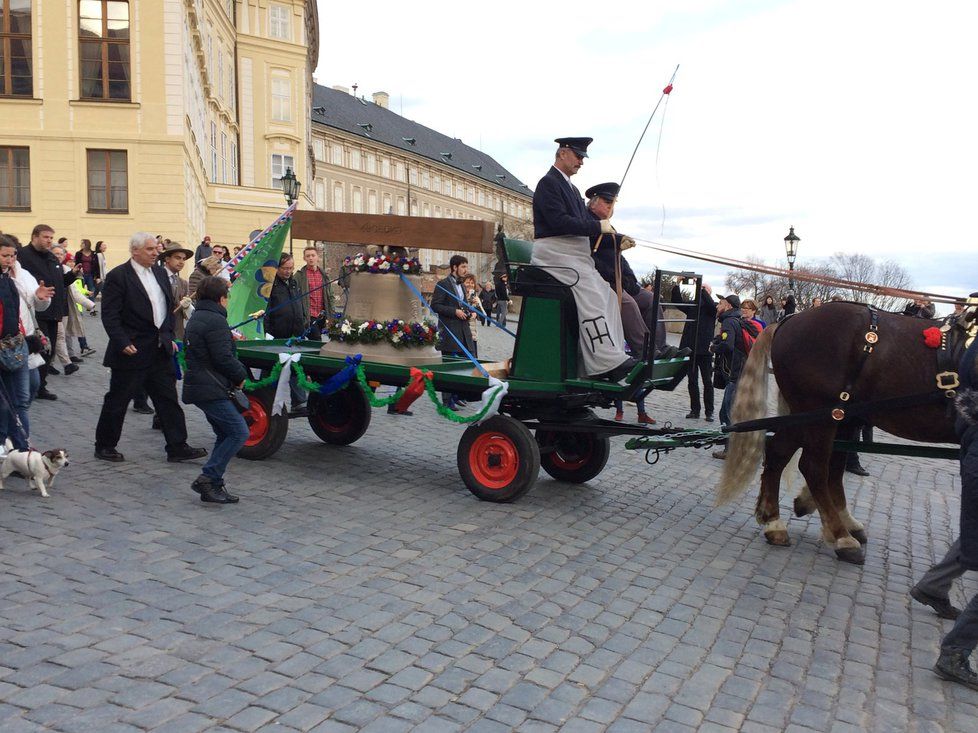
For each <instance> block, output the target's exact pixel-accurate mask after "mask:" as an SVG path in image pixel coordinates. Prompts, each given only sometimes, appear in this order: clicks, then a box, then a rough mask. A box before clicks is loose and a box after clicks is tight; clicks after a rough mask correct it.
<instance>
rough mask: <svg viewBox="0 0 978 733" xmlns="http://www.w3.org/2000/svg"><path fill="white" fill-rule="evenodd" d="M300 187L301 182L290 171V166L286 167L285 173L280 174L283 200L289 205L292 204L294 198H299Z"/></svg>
mask: <svg viewBox="0 0 978 733" xmlns="http://www.w3.org/2000/svg"><path fill="white" fill-rule="evenodd" d="M300 188H302V183H300V182H299V179H298V178H296V177H295V173H293V172H292V169H291V168H286V169H285V175H283V176H282V193H284V194H285V200H286V201H287V202H288V204H289V206H291V205H292V204H294V203H295V202H296V199H298V198H299V189H300Z"/></svg>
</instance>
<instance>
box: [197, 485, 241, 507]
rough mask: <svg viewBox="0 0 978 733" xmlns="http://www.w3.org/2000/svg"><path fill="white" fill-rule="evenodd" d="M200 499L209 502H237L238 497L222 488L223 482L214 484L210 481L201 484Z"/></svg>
mask: <svg viewBox="0 0 978 733" xmlns="http://www.w3.org/2000/svg"><path fill="white" fill-rule="evenodd" d="M200 500H201V501H205V502H209V503H211V504H237V503H238V497H236V496H232V495H231V494H229V493H228V492H227V490H226V489H225V488H224V484H214V483H213V482H211V481H208V482H207V483H206V484H203V485H201V490H200Z"/></svg>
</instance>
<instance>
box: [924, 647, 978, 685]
mask: <svg viewBox="0 0 978 733" xmlns="http://www.w3.org/2000/svg"><path fill="white" fill-rule="evenodd" d="M969 656H970V655H969V653H968V652H966V651H964V650H963V649H945V648H944V647H941V655H940V656H939V657H938V658H937V664H935V665H934V671H935V672H936V673H937V676H938V677H940V678H941V679H942V680H948V681H949V682H957V683H958V684H960V685H964V686H965V687H970V688H971V689H972V690H978V675H976V674H975V673H974V671H972V669H971V665H970V664H968V657H969Z"/></svg>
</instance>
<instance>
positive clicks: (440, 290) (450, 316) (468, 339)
mask: <svg viewBox="0 0 978 733" xmlns="http://www.w3.org/2000/svg"><path fill="white" fill-rule="evenodd" d="M446 290H447V291H448V293H457V292H458V291H457V290H456V289H455V278H454V277H452V276H451V275H449V276H448V277H446V278H445V279H444V280H441V281H440V282H439V283H438V285H437V286H436V287H435V292H434V294H433V295H432V296H431V310H433V311H434V312H435V313H437V314H438V339H439V344H438V349H439V351H441V352H442V353H443V354H455V353H461V351H462V350H461V349H460V348H459V347H458V342H457V341H456V340H455V339H453V338H452V337H451V336H449V335H448V334H447V333H445V331H451V332H452V333H453V334H455V337H456V338H457V339H458V341H460V342H462V344H464V346H465V348H466V349H468V350H469V351H470V352H471V351H472V350H473V349H474V348H475V342H474V341H473V340H472V329H471V328H469V322H468V320H462V319H461V318H459V317H458V316H457V315H455V311H456V309H459V308H462V304H461V303H459V302H458V301H457V300H455V298H453V297H452V296H450V295H449V294H448V293H446V292H445V291H446ZM462 310H464V308H462Z"/></svg>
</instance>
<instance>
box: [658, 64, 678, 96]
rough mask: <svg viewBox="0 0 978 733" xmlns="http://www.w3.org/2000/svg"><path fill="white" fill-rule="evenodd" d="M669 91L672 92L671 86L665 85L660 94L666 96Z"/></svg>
mask: <svg viewBox="0 0 978 733" xmlns="http://www.w3.org/2000/svg"><path fill="white" fill-rule="evenodd" d="M676 68H679V67H676ZM671 91H672V84H667V85H666V88H665V89H663V90H662V93H663V94H668V93H669V92H671Z"/></svg>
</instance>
